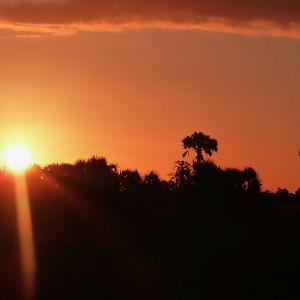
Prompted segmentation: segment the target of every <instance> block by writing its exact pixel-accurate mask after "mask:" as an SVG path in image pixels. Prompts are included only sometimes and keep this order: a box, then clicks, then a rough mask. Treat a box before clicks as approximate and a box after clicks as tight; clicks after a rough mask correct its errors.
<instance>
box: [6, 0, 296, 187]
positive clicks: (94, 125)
mask: <svg viewBox="0 0 300 300" xmlns="http://www.w3.org/2000/svg"><path fill="white" fill-rule="evenodd" d="M211 2H212V1H192V0H189V1H179V0H178V1H167V0H165V1H151V4H150V3H149V1H147V2H146V1H145V2H143V1H139V2H138V1H133V0H131V1H125V0H123V1H109V2H108V1H92V0H88V1H79V0H72V1H71V0H70V1H45V0H44V1H29V0H27V1H20V0H19V1H1V0H0V28H2V31H1V29H0V49H1V50H0V53H1V55H0V66H1V68H0V149H2V148H3V147H5V145H7V144H8V143H11V142H14V141H17V140H21V141H23V142H24V143H26V144H28V145H29V147H30V148H31V149H32V151H33V152H34V156H35V158H36V160H37V162H38V163H41V164H46V163H48V162H54V161H60V162H61V161H67V162H72V161H74V160H76V159H78V158H87V157H89V156H90V155H92V154H97V155H104V156H106V157H107V158H108V160H109V161H110V162H113V163H118V164H119V165H120V167H122V168H127V167H128V168H138V169H139V170H141V171H142V172H146V171H149V170H151V169H156V170H158V171H159V173H160V174H161V175H162V176H166V175H167V174H169V173H170V172H171V171H172V167H173V165H174V161H175V160H179V159H181V154H182V150H181V140H182V139H183V138H184V137H185V136H186V135H188V134H191V133H192V132H193V131H195V130H199V131H203V132H204V133H207V134H210V135H212V136H213V137H215V138H217V139H218V141H219V144H220V150H219V153H218V154H217V155H216V156H215V158H214V159H215V161H216V162H217V163H218V164H220V165H221V166H223V167H227V166H228V167H229V166H231V167H240V168H243V167H247V166H253V167H254V168H255V169H256V170H257V171H258V173H259V175H260V177H261V178H262V180H263V182H264V187H265V188H271V189H276V188H277V187H279V186H280V187H287V188H289V189H290V190H291V191H294V190H295V189H296V188H297V187H299V186H300V180H299V178H300V158H299V157H298V150H300V113H299V112H300V99H299V96H300V84H299V78H300V39H298V36H299V32H300V31H299V27H298V24H299V19H300V13H298V12H300V3H299V4H297V3H296V1H278V0H277V1H275V0H272V1H271V0H270V1H264V5H263V6H261V7H260V9H258V8H257V7H258V6H257V3H258V1H251V2H250V1H249V2H247V1H240V3H239V4H238V5H237V4H235V2H234V1H226V2H225V1H221V0H218V1H215V2H214V5H212V4H211ZM256 2H257V3H256ZM143 3H144V4H143ZM224 3H226V4H227V6H225V5H224ZM1 20H2V21H1ZM204 29H206V30H204ZM208 29H209V31H208ZM229 32H231V33H229ZM266 34H269V35H266Z"/></svg>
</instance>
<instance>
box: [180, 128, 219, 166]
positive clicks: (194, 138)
mask: <svg viewBox="0 0 300 300" xmlns="http://www.w3.org/2000/svg"><path fill="white" fill-rule="evenodd" d="M182 143H183V148H184V149H192V150H194V151H195V152H196V164H200V163H202V162H204V161H205V159H204V156H203V153H205V154H207V155H209V156H212V154H213V152H217V151H218V141H217V140H215V139H213V138H211V137H210V136H209V135H205V134H204V133H202V132H197V131H195V132H194V133H193V134H192V135H190V136H187V137H186V138H184V139H183V140H182ZM188 153H189V151H188V150H187V151H186V152H184V153H183V157H185V156H186V155H187V154H188Z"/></svg>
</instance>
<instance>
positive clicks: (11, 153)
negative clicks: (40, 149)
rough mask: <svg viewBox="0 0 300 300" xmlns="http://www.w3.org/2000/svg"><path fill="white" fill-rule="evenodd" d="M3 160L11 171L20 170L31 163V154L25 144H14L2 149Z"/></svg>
mask: <svg viewBox="0 0 300 300" xmlns="http://www.w3.org/2000/svg"><path fill="white" fill-rule="evenodd" d="M3 160H4V164H5V166H6V167H7V168H8V169H10V170H11V171H13V172H22V171H24V170H26V169H27V168H28V167H29V166H30V165H31V164H32V155H31V153H30V151H29V149H28V148H27V147H26V146H24V145H20V144H16V145H13V146H11V147H9V148H7V149H6V150H5V151H4V153H3Z"/></svg>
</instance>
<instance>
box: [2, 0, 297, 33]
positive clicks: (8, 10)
mask: <svg viewBox="0 0 300 300" xmlns="http://www.w3.org/2000/svg"><path fill="white" fill-rule="evenodd" d="M153 27H155V28H170V29H206V30H217V31H226V32H239V33H246V34H273V35H285V36H293V37H300V0H239V1H236V0H151V1H149V0H0V28H4V29H12V30H16V31H30V32H50V33H53V34H71V33H76V32H78V31H108V30H109V31H111V30H122V29H124V28H132V29H135V28H153Z"/></svg>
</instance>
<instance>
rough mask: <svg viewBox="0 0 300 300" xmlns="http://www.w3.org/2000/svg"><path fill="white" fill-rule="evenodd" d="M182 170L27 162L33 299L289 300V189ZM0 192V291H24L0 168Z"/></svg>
mask: <svg viewBox="0 0 300 300" xmlns="http://www.w3.org/2000/svg"><path fill="white" fill-rule="evenodd" d="M182 167H183V169H180V166H179V165H178V168H177V170H176V171H177V173H176V172H175V174H174V178H173V181H172V182H165V181H162V180H160V179H159V178H158V176H157V175H156V174H155V173H154V172H152V173H150V174H148V175H147V176H146V177H144V178H141V177H140V176H139V174H138V172H136V171H130V170H127V171H123V172H119V171H118V170H117V169H116V168H115V166H113V165H108V164H107V163H106V161H105V160H104V159H96V158H94V159H91V160H89V161H86V162H83V161H81V162H78V163H77V164H76V165H72V166H71V165H60V166H58V165H52V166H49V167H47V168H45V169H40V168H38V167H36V168H33V169H32V170H30V171H29V173H28V174H27V183H28V189H29V194H30V200H31V207H32V216H33V227H34V234H35V235H34V237H35V247H36V259H37V273H36V280H37V285H36V299H43V300H44V299H45V300H46V299H49V300H53V299H105V300H106V299H107V300H109V299H118V300H119V299H149V300H150V299H151V300H153V299H174V300H175V299H230V300H232V299H257V298H264V299H299V297H300V289H299V288H298V287H299V283H298V277H299V274H298V273H299V271H300V197H299V193H297V194H289V193H288V192H287V191H285V190H280V191H278V192H277V193H275V194H274V193H269V192H261V191H260V187H259V184H258V181H255V180H257V178H254V177H255V176H254V177H253V176H252V177H251V179H249V178H248V179H247V177H241V176H240V175H241V174H240V175H239V174H238V173H235V171H234V170H233V169H232V170H227V171H224V170H221V169H220V168H218V167H216V166H215V165H213V164H212V163H203V164H202V165H201V167H200V166H198V169H195V168H194V173H193V174H185V173H184V172H183V173H180V172H179V171H184V170H186V169H184V166H182ZM253 174H254V173H253ZM253 174H252V175H253ZM0 200H1V201H0V299H8V300H9V299H22V298H23V296H22V289H21V275H20V274H21V271H20V270H21V266H20V251H19V243H18V235H17V225H16V213H15V204H14V186H13V179H12V176H11V175H9V174H8V173H6V172H2V173H1V175H0Z"/></svg>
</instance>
